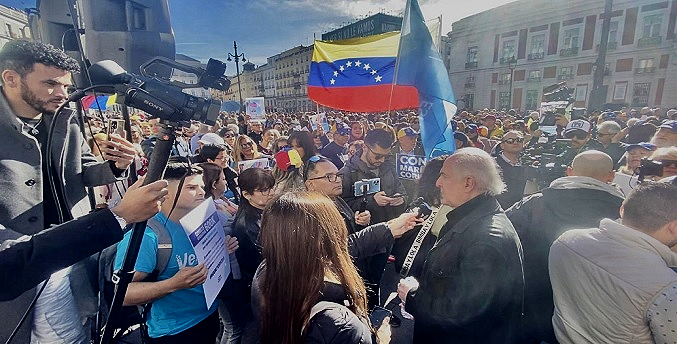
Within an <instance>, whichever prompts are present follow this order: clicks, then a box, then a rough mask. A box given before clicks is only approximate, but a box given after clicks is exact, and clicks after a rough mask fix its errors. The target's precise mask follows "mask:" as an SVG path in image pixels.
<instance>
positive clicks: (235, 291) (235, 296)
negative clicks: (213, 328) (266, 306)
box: [218, 276, 251, 344]
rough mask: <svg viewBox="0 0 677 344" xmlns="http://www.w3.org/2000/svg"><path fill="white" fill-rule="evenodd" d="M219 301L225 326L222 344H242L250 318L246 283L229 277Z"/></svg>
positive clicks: (220, 313)
mask: <svg viewBox="0 0 677 344" xmlns="http://www.w3.org/2000/svg"><path fill="white" fill-rule="evenodd" d="M223 288H224V290H222V292H221V294H220V296H221V297H222V298H220V299H218V301H219V316H220V317H221V323H222V324H223V334H222V336H221V344H240V343H241V341H242V334H243V333H244V329H245V326H246V325H247V320H248V318H249V316H248V315H249V313H251V311H250V310H249V307H250V306H249V304H248V303H247V300H248V299H249V297H248V295H246V293H248V290H249V288H247V284H246V282H244V281H243V280H233V279H232V276H229V278H228V280H226V283H225V284H224V286H223Z"/></svg>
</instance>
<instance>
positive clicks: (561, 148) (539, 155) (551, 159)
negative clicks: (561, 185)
mask: <svg viewBox="0 0 677 344" xmlns="http://www.w3.org/2000/svg"><path fill="white" fill-rule="evenodd" d="M568 148H569V145H568V142H567V141H566V140H559V139H557V135H556V134H550V133H547V132H543V134H542V136H541V137H540V139H539V140H538V142H536V143H535V144H533V145H531V146H529V147H527V148H526V149H524V150H523V151H522V152H521V155H520V163H521V164H522V166H527V169H526V176H527V179H535V180H536V182H537V183H538V186H539V189H540V188H544V187H547V186H548V185H550V182H552V181H553V180H555V179H557V178H559V177H563V176H565V175H566V169H567V164H566V161H565V160H566V159H565V155H566V154H565V153H566V151H567V149H568Z"/></svg>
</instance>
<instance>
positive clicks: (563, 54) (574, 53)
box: [559, 47, 578, 57]
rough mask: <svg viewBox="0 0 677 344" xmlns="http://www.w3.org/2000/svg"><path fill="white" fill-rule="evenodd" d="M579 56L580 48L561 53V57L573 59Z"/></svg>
mask: <svg viewBox="0 0 677 344" xmlns="http://www.w3.org/2000/svg"><path fill="white" fill-rule="evenodd" d="M576 55H578V47H571V48H566V49H562V50H560V51H559V56H560V57H571V56H576Z"/></svg>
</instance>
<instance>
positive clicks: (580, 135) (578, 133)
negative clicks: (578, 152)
mask: <svg viewBox="0 0 677 344" xmlns="http://www.w3.org/2000/svg"><path fill="white" fill-rule="evenodd" d="M564 137H565V138H567V139H570V140H571V139H573V138H574V137H575V138H577V139H579V140H585V139H587V138H588V133H586V132H584V131H578V130H577V131H570V132H568V133H566V134H564Z"/></svg>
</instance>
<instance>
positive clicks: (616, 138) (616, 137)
mask: <svg viewBox="0 0 677 344" xmlns="http://www.w3.org/2000/svg"><path fill="white" fill-rule="evenodd" d="M629 129H630V127H625V128H623V129H621V131H619V132H617V133H616V135H614V136H613V137H612V138H611V142H612V143H619V142H621V140H622V139H623V138H625V136H626V135H627V134H628V130H629Z"/></svg>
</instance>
